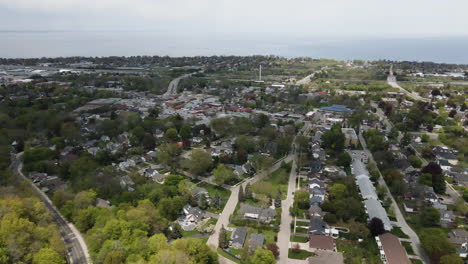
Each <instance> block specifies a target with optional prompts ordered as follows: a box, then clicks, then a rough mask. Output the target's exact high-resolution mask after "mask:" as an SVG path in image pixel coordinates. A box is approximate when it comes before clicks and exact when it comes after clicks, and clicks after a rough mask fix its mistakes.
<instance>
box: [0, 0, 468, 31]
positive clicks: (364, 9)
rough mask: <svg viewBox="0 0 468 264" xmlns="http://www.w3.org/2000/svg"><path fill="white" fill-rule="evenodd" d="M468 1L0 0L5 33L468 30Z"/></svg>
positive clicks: (1, 23) (0, 11)
mask: <svg viewBox="0 0 468 264" xmlns="http://www.w3.org/2000/svg"><path fill="white" fill-rule="evenodd" d="M466 10H468V1H467V0H391V1H388V0H386V1H383V0H0V31H55V30H57V31H61V30H64V31H69V30H71V31H75V30H76V31H168V32H177V33H180V34H183V35H190V34H196V35H202V36H203V35H206V36H212V35H213V34H218V35H219V34H220V35H222V34H227V35H231V36H238V37H243V36H251V35H255V36H263V35H268V36H272V37H278V38H284V37H310V36H314V37H320V36H326V37H331V38H333V37H336V38H346V37H349V38H353V37H356V36H359V37H371V38H394V37H411V38H414V37H440V38H443V37H448V36H468V17H467V16H466Z"/></svg>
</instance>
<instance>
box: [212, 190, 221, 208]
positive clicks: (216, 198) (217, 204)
mask: <svg viewBox="0 0 468 264" xmlns="http://www.w3.org/2000/svg"><path fill="white" fill-rule="evenodd" d="M213 207H214V208H216V209H220V207H221V198H220V197H219V194H218V192H215V195H214V198H213Z"/></svg>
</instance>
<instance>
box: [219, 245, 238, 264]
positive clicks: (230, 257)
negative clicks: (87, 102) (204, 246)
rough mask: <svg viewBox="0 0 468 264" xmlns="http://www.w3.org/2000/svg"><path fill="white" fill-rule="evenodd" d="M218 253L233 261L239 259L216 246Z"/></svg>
mask: <svg viewBox="0 0 468 264" xmlns="http://www.w3.org/2000/svg"><path fill="white" fill-rule="evenodd" d="M218 254H219V255H221V256H223V257H225V258H227V259H229V260H231V261H234V262H236V263H240V261H239V260H238V259H236V258H234V257H232V256H231V255H229V254H227V253H226V252H224V251H223V250H222V249H220V248H218Z"/></svg>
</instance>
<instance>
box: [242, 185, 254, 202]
mask: <svg viewBox="0 0 468 264" xmlns="http://www.w3.org/2000/svg"><path fill="white" fill-rule="evenodd" d="M244 195H245V199H246V200H249V199H252V198H253V194H252V187H251V186H250V183H247V185H246V186H245V193H244Z"/></svg>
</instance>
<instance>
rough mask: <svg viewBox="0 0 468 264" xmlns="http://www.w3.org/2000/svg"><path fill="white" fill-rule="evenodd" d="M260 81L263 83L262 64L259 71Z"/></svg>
mask: <svg viewBox="0 0 468 264" xmlns="http://www.w3.org/2000/svg"><path fill="white" fill-rule="evenodd" d="M258 80H259V81H262V65H261V64H260V67H259V70H258Z"/></svg>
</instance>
